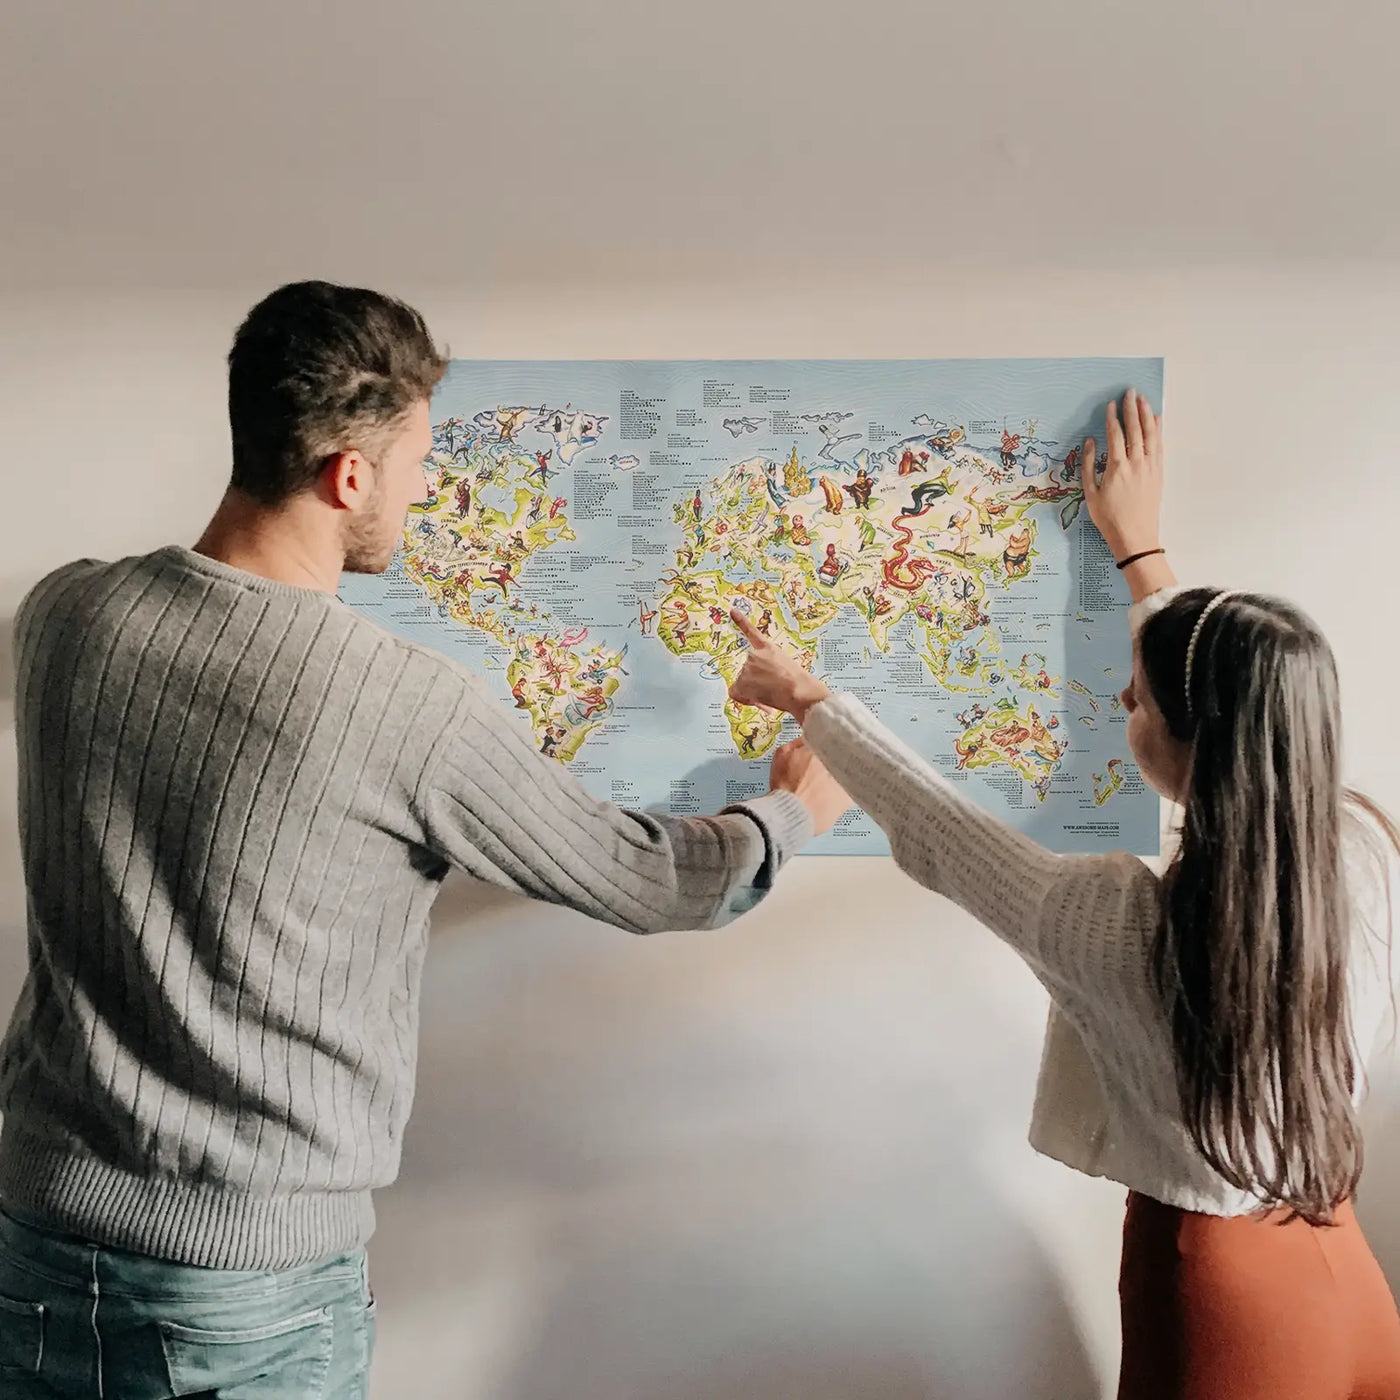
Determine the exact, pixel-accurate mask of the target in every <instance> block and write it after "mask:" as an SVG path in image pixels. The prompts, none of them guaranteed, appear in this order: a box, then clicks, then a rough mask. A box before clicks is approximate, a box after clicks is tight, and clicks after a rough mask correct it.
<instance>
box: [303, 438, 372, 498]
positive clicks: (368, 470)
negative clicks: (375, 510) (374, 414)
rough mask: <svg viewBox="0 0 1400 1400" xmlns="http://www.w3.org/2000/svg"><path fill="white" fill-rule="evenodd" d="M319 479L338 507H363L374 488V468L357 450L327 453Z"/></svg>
mask: <svg viewBox="0 0 1400 1400" xmlns="http://www.w3.org/2000/svg"><path fill="white" fill-rule="evenodd" d="M317 481H318V483H319V485H320V488H321V493H322V495H323V496H324V497H325V499H326V502H327V503H328V504H329V505H330V506H331V507H332V508H334V509H335V510H360V509H361V508H362V507H363V506H364V503H365V502H366V501H367V500H369V499H370V496H371V494H372V493H373V490H374V468H373V467H372V466H371V465H370V463H369V461H368V460H367V459H366V458H365V457H364V456H363V455H362V454H361V453H360V452H358V451H357V450H355V449H354V448H352V449H351V450H350V451H349V452H337V453H335V454H334V455H333V456H330V457H327V458H326V462H325V465H324V466H323V467H322V468H321V473H320V476H319V477H318V478H317Z"/></svg>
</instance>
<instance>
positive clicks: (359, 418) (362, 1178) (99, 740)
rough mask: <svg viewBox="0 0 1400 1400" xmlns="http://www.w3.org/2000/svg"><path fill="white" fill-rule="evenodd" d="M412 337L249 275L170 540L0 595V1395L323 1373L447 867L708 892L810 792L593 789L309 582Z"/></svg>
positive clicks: (790, 756)
mask: <svg viewBox="0 0 1400 1400" xmlns="http://www.w3.org/2000/svg"><path fill="white" fill-rule="evenodd" d="M444 367H445V366H444V362H443V360H442V358H441V357H440V355H439V353H438V351H437V350H436V348H435V347H434V345H433V342H432V340H431V339H430V337H429V335H428V332H427V329H426V327H425V326H424V323H423V321H422V318H421V317H420V316H419V315H418V314H417V312H415V311H413V310H411V309H410V308H409V307H407V306H404V305H403V304H402V303H400V302H397V301H394V300H392V299H390V298H387V297H384V296H381V295H378V294H376V293H374V292H369V291H362V290H355V289H351V288H344V287H336V286H331V285H329V284H326V283H318V282H312V283H302V284H297V285H293V286H288V287H284V288H282V289H281V290H280V291H277V292H274V293H273V294H272V295H271V296H269V297H268V298H267V299H266V300H265V301H263V302H262V303H261V304H259V305H258V306H257V307H255V308H254V309H253V310H252V312H251V313H249V315H248V317H247V319H246V320H245V321H244V323H243V325H242V326H241V327H240V329H239V331H238V333H237V336H236V338H235V340H234V344H233V348H232V351H231V352H230V355H229V417H230V423H231V427H232V437H233V473H232V480H231V484H230V486H229V489H228V492H227V495H226V496H225V498H224V500H223V502H222V504H221V505H220V506H219V509H218V511H217V513H216V514H215V516H214V518H213V520H212V521H211V522H210V524H209V527H208V528H207V529H206V531H205V532H204V535H203V537H202V538H201V539H200V541H199V542H198V544H197V545H196V546H195V549H194V550H188V549H183V548H178V547H168V548H165V549H161V550H158V551H157V552H156V553H154V554H152V555H148V556H145V557H142V558H134V559H126V560H122V561H121V562H119V563H115V564H100V563H93V562H90V561H85V562H81V563H77V564H72V565H69V566H67V567H66V568H63V569H60V570H59V571H58V572H57V573H55V574H53V575H51V576H50V577H49V578H47V579H45V580H44V581H43V582H42V583H41V584H40V585H39V586H38V587H37V588H36V589H35V590H34V591H33V592H32V593H31V594H30V596H29V598H28V599H27V600H26V602H25V604H24V605H23V607H22V609H21V611H20V615H19V617H18V619H17V622H16V629H15V631H16V651H17V662H18V666H17V732H18V741H19V749H20V775H21V776H20V823H21V829H22V833H23V855H24V864H25V875H26V880H27V884H28V895H29V952H30V965H29V975H28V978H27V980H26V982H25V985H24V989H23V991H22V993H21V995H20V998H19V1002H18V1005H17V1006H16V1008H15V1011H14V1015H13V1018H12V1021H11V1024H10V1029H9V1032H8V1035H7V1037H6V1039H5V1042H4V1045H3V1049H0V1106H2V1107H3V1112H4V1123H3V1131H0V1204H2V1205H3V1207H4V1214H3V1215H0V1369H2V1370H3V1374H4V1376H5V1389H4V1393H5V1395H6V1396H13V1397H27V1396H40V1395H42V1396H44V1397H49V1398H50V1400H51V1398H52V1397H88V1396H103V1395H105V1396H108V1397H117V1396H138V1395H151V1396H155V1395H171V1394H175V1395H190V1394H195V1393H198V1394H200V1395H207V1396H228V1397H232V1396H235V1395H236V1396H237V1397H239V1400H256V1397H262V1396H269V1397H271V1396H276V1397H279V1400H286V1398H289V1397H295V1396H299V1395H304V1394H311V1393H314V1394H316V1395H318V1396H319V1395H324V1396H326V1397H346V1396H351V1395H354V1396H361V1395H362V1394H363V1393H364V1386H365V1376H366V1372H367V1367H368V1361H369V1352H370V1347H371V1332H372V1326H371V1321H370V1299H369V1296H368V1289H367V1284H366V1275H365V1266H364V1244H365V1241H366V1240H367V1239H368V1237H369V1235H370V1233H371V1230H372V1228H373V1219H374V1217H373V1208H372V1205H371V1199H370V1193H371V1191H372V1189H373V1188H376V1187H380V1186H385V1185H387V1184H388V1183H389V1182H391V1181H392V1180H393V1179H394V1177H395V1174H396V1172H397V1169H398V1161H399V1148H400V1143H401V1140H402V1135H403V1130H404V1123H405V1120H406V1118H407V1116H408V1105H409V1101H410V1099H411V1096H412V1092H413V1070H414V1056H415V1046H416V1040H417V1015H418V1009H417V1008H418V988H419V981H420V976H421V972H422V964H423V957H424V952H425V947H426V938H427V923H428V912H429V908H430V906H431V904H432V901H433V897H434V895H435V894H436V893H437V890H438V887H439V884H440V882H441V881H442V878H443V876H444V875H445V874H446V872H447V870H448V867H449V866H450V865H455V866H457V867H459V868H461V869H463V870H465V871H467V872H468V873H470V874H471V875H474V876H476V877H478V878H479V879H482V880H486V881H490V882H492V883H494V884H498V885H502V886H505V887H507V888H510V889H514V890H519V891H523V892H524V893H526V894H529V895H532V896H534V897H536V898H539V899H545V900H550V901H552V902H556V903H561V904H567V905H570V906H572V907H573V908H575V909H579V910H582V911H584V912H585V913H588V914H591V915H593V916H594V917H596V918H598V919H602V920H605V921H607V922H610V923H613V924H615V925H618V926H619V927H621V928H624V929H629V930H631V931H633V932H637V933H645V932H649V931H652V930H660V929H672V928H687V927H691V928H699V927H710V926H714V925H718V924H722V923H724V922H726V921H728V920H731V919H733V918H735V917H737V916H738V915H739V914H741V913H743V912H744V911H745V910H747V909H749V908H751V907H752V906H753V905H754V903H756V902H757V900H758V899H760V898H761V897H762V896H763V894H764V893H765V892H766V891H767V890H768V889H769V888H770V887H771V885H772V882H773V879H774V876H775V875H776V873H777V871H778V869H779V868H780V866H781V865H782V864H783V862H784V861H785V860H786V859H787V858H788V857H789V856H790V855H791V854H792V853H793V852H794V851H796V850H797V849H798V847H799V846H801V845H802V843H803V842H804V841H805V840H806V839H807V838H808V837H809V836H810V835H811V834H812V832H813V831H814V830H818V831H820V830H824V829H826V828H829V827H830V826H831V825H832V823H833V822H834V821H835V819H836V817H837V816H838V815H839V814H840V812H841V811H842V810H843V809H844V808H845V806H846V805H847V799H846V797H845V794H844V793H842V792H841V790H840V789H839V788H838V787H837V786H836V784H835V783H834V781H833V780H832V779H831V778H830V777H829V776H828V775H827V774H826V772H825V770H824V769H822V768H821V766H820V765H819V764H818V763H817V762H816V760H815V759H814V757H813V756H812V755H811V753H810V751H808V750H807V749H806V748H805V747H803V746H801V745H800V744H798V745H790V746H788V747H787V748H786V749H784V750H782V751H781V752H780V753H779V754H778V755H777V756H776V758H775V759H774V762H773V769H772V781H773V789H774V790H773V791H772V792H771V793H770V794H769V795H767V796H766V797H762V798H759V799H758V800H756V801H753V802H749V803H746V804H743V805H740V806H738V807H734V808H731V809H729V810H728V811H726V812H725V813H722V814H721V815H719V816H715V817H707V818H693V819H679V818H666V817H653V816H647V815H642V814H637V813H627V812H622V811H619V810H618V809H617V808H615V807H612V806H610V805H608V804H605V803H601V802H596V801H594V800H593V799H591V798H590V797H588V796H587V795H586V794H585V793H584V792H583V791H582V790H581V789H580V788H579V786H578V785H577V784H576V783H575V782H574V781H573V780H572V779H571V778H570V777H569V775H568V773H567V772H566V771H565V770H564V769H563V768H562V767H561V766H560V765H559V764H557V763H554V762H551V761H549V760H548V759H546V758H544V757H542V756H541V755H540V754H538V753H537V752H535V750H534V748H533V747H532V746H531V744H530V743H529V742H528V740H527V738H526V737H525V736H524V735H523V734H522V733H521V731H520V729H519V728H518V726H517V725H516V724H515V723H514V722H513V721H512V720H510V719H509V718H508V717H506V716H504V715H503V714H502V713H501V709H500V706H499V704H498V702H497V701H496V700H495V699H494V698H493V697H492V695H491V694H490V693H489V692H488V691H487V690H486V689H485V688H484V687H483V686H482V685H480V684H479V683H478V682H477V681H476V680H475V679H474V678H472V677H471V676H470V675H469V674H467V673H466V672H465V671H463V670H461V669H460V668H459V667H457V666H456V665H454V664H453V663H452V662H450V661H447V660H445V659H444V658H442V657H439V656H437V655H436V654H434V653H431V652H428V651H426V650H424V649H422V648H420V647H418V646H415V645H413V644H411V643H409V642H405V641H402V640H400V639H398V638H396V637H393V636H391V635H390V634H388V633H387V632H385V631H383V630H382V629H380V628H379V627H377V626H375V625H374V624H373V623H371V622H369V621H368V620H366V619H365V618H363V617H361V616H360V615H358V614H356V613H354V612H353V611H351V610H350V609H348V608H346V607H344V606H343V605H342V604H340V603H339V602H338V601H337V600H336V597H335V588H336V584H337V581H338V579H339V577H340V575H341V573H342V571H343V570H351V571H361V572H378V571H381V570H383V569H385V568H386V567H387V566H388V564H389V562H390V560H391V559H392V558H393V556H394V553H395V550H396V549H397V547H398V544H399V542H400V540H401V538H402V535H403V530H404V521H405V516H406V512H407V510H408V507H409V505H410V503H412V502H413V501H414V500H415V499H416V498H418V497H420V496H421V495H422V493H423V485H424V478H423V466H422V462H423V458H424V456H425V454H426V453H427V452H428V451H429V448H430V446H431V432H430V427H429V416H428V400H429V395H430V394H431V392H432V389H433V387H434V385H435V384H436V383H437V382H438V380H439V378H440V377H441V375H442V373H443V370H444Z"/></svg>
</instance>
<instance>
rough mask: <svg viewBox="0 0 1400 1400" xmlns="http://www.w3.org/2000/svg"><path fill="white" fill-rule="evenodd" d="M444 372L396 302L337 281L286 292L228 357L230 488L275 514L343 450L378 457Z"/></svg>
mask: <svg viewBox="0 0 1400 1400" xmlns="http://www.w3.org/2000/svg"><path fill="white" fill-rule="evenodd" d="M446 368H447V361H446V359H444V357H443V355H442V354H441V352H439V350H438V348H437V347H436V346H435V345H434V344H433V339H432V336H430V335H429V334H428V327H427V325H426V324H425V322H424V320H423V318H422V316H420V315H419V314H418V312H416V311H415V310H414V309H413V308H412V307H411V306H407V305H405V304H404V303H403V302H401V301H398V300H396V299H395V298H394V297H388V296H385V295H383V293H381V292H371V291H368V290H366V289H365V288H363V287H340V286H336V285H335V284H334V283H332V282H291V283H289V284H288V285H287V286H285V287H279V288H278V289H277V290H276V291H275V292H273V293H272V294H271V295H270V296H267V297H264V298H263V300H262V301H260V302H259V303H258V304H257V305H256V306H255V307H254V308H253V309H252V310H251V311H250V312H249V313H248V315H247V316H246V317H245V318H244V321H243V324H242V325H241V326H239V328H238V333H237V334H236V335H235V336H234V338H233V348H232V349H231V350H230V351H229V355H228V416H229V426H230V428H231V429H232V432H233V479H232V484H233V485H234V486H235V487H237V488H238V489H239V490H240V491H243V492H245V493H246V494H247V495H249V496H252V497H253V499H254V500H257V501H261V502H262V503H263V504H265V505H274V504H276V503H277V502H279V501H283V500H286V499H287V497H289V496H292V495H295V494H296V493H297V492H298V491H302V490H305V488H306V487H308V486H309V485H310V484H311V483H312V482H313V481H314V480H315V479H316V474H317V472H319V471H320V470H321V468H322V467H323V466H324V465H325V463H326V461H327V459H328V458H330V457H333V456H334V455H335V454H336V453H338V452H348V451H350V450H351V449H352V448H355V449H358V450H359V451H360V452H362V453H364V454H365V456H366V457H368V458H369V459H370V460H371V461H375V460H377V457H378V454H379V452H380V451H381V449H382V448H383V447H384V446H385V444H386V443H387V441H388V440H389V439H390V438H392V437H393V436H394V434H395V433H396V432H397V431H398V429H399V426H400V425H401V423H402V421H403V418H404V416H405V414H407V412H408V411H409V409H411V408H412V407H413V405H414V404H416V403H418V402H419V401H420V400H422V399H426V398H428V397H429V396H430V395H431V394H432V391H433V388H434V386H435V385H436V384H437V382H438V380H440V379H441V378H442V376H443V372H444V371H445V370H446Z"/></svg>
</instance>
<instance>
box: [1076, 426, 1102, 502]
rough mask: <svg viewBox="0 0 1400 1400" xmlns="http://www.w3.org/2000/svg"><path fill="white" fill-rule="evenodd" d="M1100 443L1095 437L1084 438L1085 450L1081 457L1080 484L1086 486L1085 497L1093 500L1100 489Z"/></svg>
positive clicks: (1087, 499)
mask: <svg viewBox="0 0 1400 1400" xmlns="http://www.w3.org/2000/svg"><path fill="white" fill-rule="evenodd" d="M1098 465H1099V445H1098V443H1096V442H1095V441H1094V439H1093V438H1085V439H1084V452H1083V455H1082V456H1081V457H1080V459H1079V484H1080V485H1081V486H1082V487H1083V488H1084V499H1085V500H1086V501H1092V500H1093V499H1094V496H1095V495H1096V494H1097V492H1098V489H1099V471H1098Z"/></svg>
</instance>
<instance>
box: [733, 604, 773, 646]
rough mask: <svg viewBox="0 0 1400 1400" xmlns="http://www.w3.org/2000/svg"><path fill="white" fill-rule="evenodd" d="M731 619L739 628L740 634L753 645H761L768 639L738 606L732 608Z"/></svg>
mask: <svg viewBox="0 0 1400 1400" xmlns="http://www.w3.org/2000/svg"><path fill="white" fill-rule="evenodd" d="M729 620H730V621H731V622H732V623H733V624H734V625H735V627H737V628H738V629H739V635H740V636H741V637H743V639H744V640H745V641H746V642H747V643H748V644H749V645H750V646H751V647H761V646H762V645H763V644H764V643H765V642H766V641H767V640H768V638H767V637H765V636H764V635H763V633H762V632H760V631H759V630H758V628H757V627H755V626H754V625H753V623H752V622H750V621H749V620H748V618H746V617H745V616H744V614H743V613H741V612H740V611H739V609H738V608H730V610H729Z"/></svg>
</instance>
